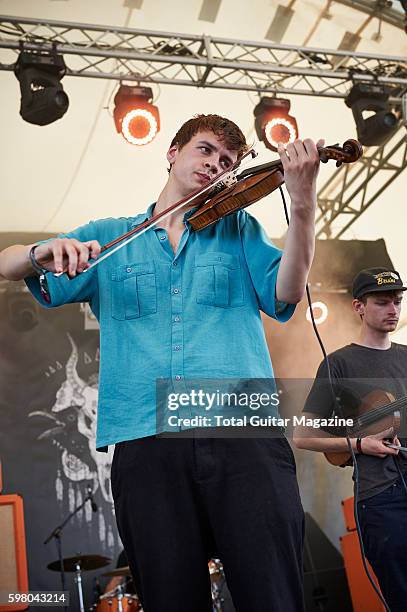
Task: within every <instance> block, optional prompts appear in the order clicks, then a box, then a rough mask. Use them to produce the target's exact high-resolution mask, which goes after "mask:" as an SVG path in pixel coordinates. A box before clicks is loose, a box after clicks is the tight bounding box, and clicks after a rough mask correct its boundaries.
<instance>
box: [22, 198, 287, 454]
mask: <svg viewBox="0 0 407 612" xmlns="http://www.w3.org/2000/svg"><path fill="white" fill-rule="evenodd" d="M153 206H154V205H152V206H150V208H149V209H148V211H147V213H145V214H141V215H138V216H136V217H131V218H119V219H102V220H99V221H93V222H90V223H89V224H87V225H84V226H82V227H80V228H78V229H76V230H74V231H73V232H71V233H69V234H64V236H65V237H70V238H76V239H77V240H80V241H81V242H84V241H87V240H98V241H99V242H100V244H101V245H103V244H106V243H107V242H109V241H111V240H112V239H113V238H116V237H117V236H118V235H120V234H123V233H124V232H127V231H128V230H129V229H131V228H132V227H134V226H136V225H138V224H139V223H141V222H142V221H144V220H145V219H146V218H147V217H149V216H151V214H152V210H153ZM191 214H192V211H189V212H188V213H187V214H186V215H185V217H184V225H185V229H184V232H183V234H182V237H181V240H180V243H179V246H178V250H177V253H176V254H175V255H174V252H173V250H172V248H171V245H170V243H169V240H168V235H167V232H166V230H164V229H163V228H159V227H156V228H152V229H150V230H148V231H147V232H145V233H144V234H143V235H142V236H140V237H139V238H136V239H135V240H134V241H133V242H131V243H130V244H128V245H126V246H125V247H124V248H122V249H121V250H119V251H118V252H117V253H115V254H114V255H112V256H111V257H110V258H108V259H107V260H106V261H104V262H102V263H101V264H100V265H98V266H96V267H95V268H93V269H92V270H90V271H89V272H86V273H84V274H81V275H79V276H77V277H76V278H74V279H73V280H69V279H68V278H67V277H66V276H63V277H59V278H55V277H54V276H53V275H52V274H50V273H48V274H47V275H46V277H47V282H48V287H49V293H50V298H51V302H50V303H49V304H48V303H46V302H45V301H44V300H43V299H42V297H41V293H40V287H39V281H38V278H37V277H29V278H27V279H25V280H26V283H27V285H28V287H29V289H30V291H31V292H32V293H33V295H34V296H35V298H36V299H37V300H38V301H39V302H40V303H41V304H42V305H43V306H45V307H47V308H50V307H54V306H60V305H61V304H67V303H70V302H89V303H90V306H91V308H92V311H93V312H94V314H95V316H96V317H97V319H98V321H99V323H100V375H99V407H98V419H97V437H96V446H97V448H101V447H104V446H107V445H109V444H115V443H117V442H121V441H125V440H132V439H135V438H141V437H144V436H150V435H154V434H155V433H157V426H156V381H157V379H161V378H167V379H170V380H171V381H172V382H173V385H174V388H175V389H177V385H178V388H180V387H181V386H182V384H183V381H184V380H191V379H195V380H197V379H205V378H206V379H237V378H244V379H251V378H271V377H273V370H272V365H271V360H270V356H269V351H268V347H267V343H266V338H265V334H264V329H263V325H262V320H261V316H260V312H259V310H262V311H264V312H265V313H267V314H268V315H270V316H271V317H274V318H275V319H278V320H279V321H287V320H288V319H289V318H290V316H291V315H292V313H293V311H294V308H295V306H294V305H291V304H290V305H287V304H284V303H281V302H277V301H276V296H275V286H276V279H277V271H278V267H279V263H280V259H281V251H280V250H279V249H277V248H276V247H275V246H274V245H273V244H272V243H271V242H270V240H269V239H268V238H267V236H266V235H265V233H264V230H263V229H262V227H261V226H260V225H259V223H258V222H257V221H256V220H255V219H254V218H253V217H252V216H251V215H250V214H248V213H247V212H246V211H239V212H238V213H236V214H234V215H230V216H228V217H225V218H224V219H222V220H220V221H218V222H217V223H216V224H214V225H211V226H209V227H207V228H206V229H204V230H201V231H199V232H194V231H193V230H192V229H191V227H190V226H189V223H188V217H189V216H190V215H191Z"/></svg>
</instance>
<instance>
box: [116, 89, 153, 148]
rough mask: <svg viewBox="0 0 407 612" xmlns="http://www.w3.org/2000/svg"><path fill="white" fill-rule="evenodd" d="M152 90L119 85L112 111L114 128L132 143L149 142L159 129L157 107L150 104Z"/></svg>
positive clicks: (143, 143) (142, 143)
mask: <svg viewBox="0 0 407 612" xmlns="http://www.w3.org/2000/svg"><path fill="white" fill-rule="evenodd" d="M152 99H153V92H152V90H151V89H150V88H149V87H133V86H129V85H120V87H119V89H118V91H117V93H116V95H115V98H114V103H115V108H114V111H113V116H114V121H115V125H116V130H117V132H118V133H120V134H122V136H123V138H124V139H125V140H126V141H127V142H129V143H130V144H133V145H138V146H142V145H146V144H148V143H150V142H151V141H152V140H153V139H154V138H155V137H156V135H157V134H158V132H159V130H160V114H159V111H158V108H157V107H156V106H154V105H153V104H151V101H152Z"/></svg>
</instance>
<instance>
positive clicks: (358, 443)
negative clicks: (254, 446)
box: [294, 268, 407, 612]
mask: <svg viewBox="0 0 407 612" xmlns="http://www.w3.org/2000/svg"><path fill="white" fill-rule="evenodd" d="M406 289H407V287H404V286H403V283H402V281H401V278H400V275H399V274H398V272H396V271H394V270H389V269H387V268H370V269H368V270H362V271H361V272H360V273H359V274H358V275H357V276H356V278H355V279H354V282H353V298H354V299H353V302H352V305H353V309H354V311H355V312H356V313H357V314H358V315H359V316H360V318H361V330H360V335H359V338H358V340H357V342H355V343H352V344H350V345H348V346H345V347H343V348H341V349H339V350H337V351H335V352H334V353H331V354H330V355H329V356H328V361H329V369H330V372H331V378H332V387H331V385H330V382H329V376H328V369H327V364H326V362H325V361H323V362H322V363H321V364H320V366H319V368H318V372H317V376H316V379H315V381H314V384H313V386H312V388H311V391H310V393H309V395H308V398H307V400H306V403H305V407H304V416H305V417H306V418H307V423H312V420H313V419H321V417H323V418H329V417H332V416H334V415H336V416H337V417H343V416H346V417H348V418H349V417H352V418H353V419H354V423H356V420H355V417H356V416H358V417H359V418H360V419H361V422H362V425H361V426H360V429H358V430H357V431H356V432H355V430H354V432H355V433H353V434H351V444H352V447H353V449H354V451H355V453H356V458H357V464H358V473H359V492H358V493H359V495H358V499H359V504H358V514H359V520H360V524H361V529H362V536H363V542H364V547H365V552H366V556H367V558H368V560H369V562H370V564H371V565H372V567H373V570H374V572H375V574H376V576H377V578H378V581H379V584H380V588H381V590H382V593H383V595H384V597H385V599H386V601H387V603H388V605H389V606H390V609H391V611H392V612H402V611H403V612H405V610H407V487H406V484H407V453H405V452H403V451H399V450H398V449H397V447H398V446H400V444H402V446H405V445H407V444H406V443H407V440H405V439H403V437H402V435H403V430H404V431H405V425H404V426H403V416H404V414H405V415H406V416H407V410H406V407H407V406H406V402H404V398H407V346H404V345H402V344H396V343H394V342H391V341H390V337H389V334H390V332H392V331H394V330H395V329H396V327H397V323H398V319H399V316H400V310H401V301H402V297H403V291H405V290H406ZM335 398H337V400H335ZM396 400H397V403H396V404H395V408H396V409H397V410H394V409H393V406H391V404H392V403H394V401H396ZM383 405H384V406H385V407H384V408H383ZM398 414H400V415H401V429H400V430H399V432H398V434H399V435H397V434H396V431H395V429H394V425H395V423H397V422H398V419H397V418H395V416H396V417H397V415H398ZM361 415H364V416H361ZM366 415H369V416H368V417H366ZM394 415H395V416H394ZM308 419H311V420H310V421H309V420H308ZM405 420H407V418H405V419H404V421H405ZM338 434H339V435H338ZM344 435H345V430H344V428H342V429H341V430H339V432H338V431H336V432H334V431H333V430H326V431H321V430H318V429H315V428H313V427H312V426H307V427H305V426H303V427H297V428H296V430H295V433H294V444H295V446H296V447H297V448H302V449H308V450H314V451H320V452H324V453H326V454H328V457H331V459H332V461H333V462H337V464H339V463H340V461H338V458H340V457H341V455H340V454H341V453H343V454H344V457H345V460H346V454H347V452H348V445H347V441H346V438H345V437H344ZM352 436H354V437H352ZM389 444H392V445H393V447H392V446H389ZM394 447H395V448H394Z"/></svg>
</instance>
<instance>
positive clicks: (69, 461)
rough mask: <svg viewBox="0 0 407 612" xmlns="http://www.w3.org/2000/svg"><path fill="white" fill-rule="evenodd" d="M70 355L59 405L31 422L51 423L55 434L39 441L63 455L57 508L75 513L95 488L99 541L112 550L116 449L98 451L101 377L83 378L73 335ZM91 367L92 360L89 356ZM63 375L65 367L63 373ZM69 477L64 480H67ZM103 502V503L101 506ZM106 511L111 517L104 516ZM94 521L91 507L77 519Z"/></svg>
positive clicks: (57, 476)
mask: <svg viewBox="0 0 407 612" xmlns="http://www.w3.org/2000/svg"><path fill="white" fill-rule="evenodd" d="M67 336H68V339H69V342H70V344H71V354H70V356H69V358H68V360H67V362H66V365H65V376H66V377H65V380H64V382H63V383H62V384H61V386H60V387H59V389H58V391H57V392H56V399H55V402H54V404H53V406H52V407H51V409H50V411H41V410H37V411H35V412H31V413H30V414H29V416H30V417H36V416H37V417H38V416H40V417H45V418H46V419H47V420H48V422H49V421H52V426H51V428H47V429H46V430H45V431H43V432H42V433H41V434H40V435H39V436H38V438H39V439H46V438H48V439H50V440H52V443H53V444H54V445H56V446H57V448H58V449H59V450H60V452H61V455H60V457H61V466H60V469H57V470H56V474H55V493H56V499H57V502H58V505H59V506H60V508H61V509H62V506H63V503H64V500H65V502H66V503H67V505H68V508H69V511H72V510H73V509H74V508H75V507H76V506H77V505H79V504H80V503H81V502H82V501H83V496H84V493H85V491H86V486H90V487H91V488H92V492H93V494H95V493H96V492H99V494H100V495H101V497H102V499H103V501H104V502H105V504H106V505H105V504H103V510H104V511H103V512H101V511H99V516H98V533H99V540H100V541H101V542H102V543H103V544H104V545H105V546H107V547H108V548H112V547H113V546H114V540H115V535H114V532H115V531H116V530H115V525H114V520H111V519H112V518H113V516H112V515H113V500H112V496H111V492H110V467H111V462H112V458H113V447H111V448H110V452H108V453H100V452H97V451H96V447H95V438H96V413H97V401H98V386H97V382H98V381H97V376H96V375H92V376H91V377H90V379H89V381H88V382H86V381H84V380H83V379H82V378H81V377H80V376H79V374H78V369H77V367H78V360H79V352H78V347H77V345H76V344H75V342H74V341H73V339H72V337H71V336H70V334H67ZM84 358H85V361H86V363H88V364H89V362H90V358H89V356H88V355H87V354H85V355H84ZM58 369H63V366H62V365H61V367H58ZM64 476H65V478H64ZM98 501H99V500H98ZM107 508H108V509H109V512H108V514H109V515H110V516H109V517H107V516H105V514H106V510H107ZM83 519H85V522H86V523H88V524H89V523H90V522H91V521H92V510H91V506H90V504H89V503H87V504H86V505H85V507H84V512H83V511H82V512H80V513H78V516H77V520H78V521H79V522H80V523H82V521H83ZM116 537H117V539H118V536H116Z"/></svg>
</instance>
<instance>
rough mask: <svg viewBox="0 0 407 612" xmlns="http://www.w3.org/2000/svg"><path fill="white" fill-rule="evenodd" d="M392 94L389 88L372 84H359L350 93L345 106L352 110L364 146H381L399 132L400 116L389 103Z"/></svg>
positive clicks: (359, 137)
mask: <svg viewBox="0 0 407 612" xmlns="http://www.w3.org/2000/svg"><path fill="white" fill-rule="evenodd" d="M391 93H392V89H391V88H389V87H385V86H383V85H372V84H370V83H357V84H355V85H353V87H352V88H351V90H350V91H349V94H348V96H347V97H346V99H345V104H346V106H348V107H349V108H350V109H351V110H352V114H353V117H354V119H355V123H356V131H357V135H358V139H359V140H360V142H361V143H362V144H363V145H366V146H380V145H382V144H383V143H384V142H386V140H388V139H389V138H390V137H391V136H392V135H393V134H395V132H396V131H397V130H398V128H399V124H400V116H399V111H396V112H394V108H393V106H392V105H391V104H390V102H389V98H390V95H391ZM367 113H369V115H367Z"/></svg>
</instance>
